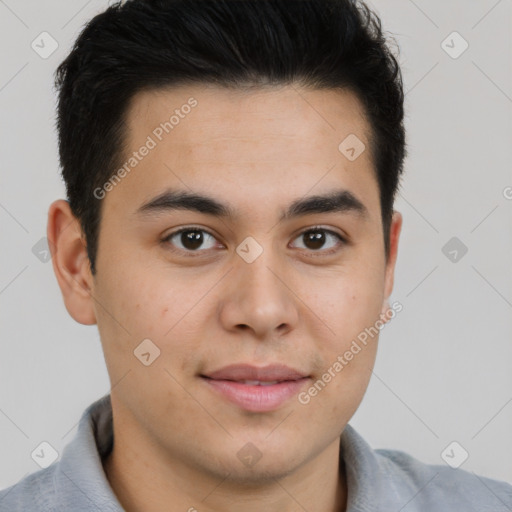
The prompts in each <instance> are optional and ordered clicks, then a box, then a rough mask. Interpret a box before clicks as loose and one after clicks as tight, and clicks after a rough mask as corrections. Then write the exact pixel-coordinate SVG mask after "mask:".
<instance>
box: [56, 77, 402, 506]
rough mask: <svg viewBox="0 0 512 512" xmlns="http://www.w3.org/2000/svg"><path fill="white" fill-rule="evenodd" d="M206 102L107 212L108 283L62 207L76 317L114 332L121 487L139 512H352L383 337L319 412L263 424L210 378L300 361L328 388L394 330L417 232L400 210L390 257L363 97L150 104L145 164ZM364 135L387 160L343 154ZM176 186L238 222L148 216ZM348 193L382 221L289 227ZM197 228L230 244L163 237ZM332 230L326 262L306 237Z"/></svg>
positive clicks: (103, 332) (324, 394)
mask: <svg viewBox="0 0 512 512" xmlns="http://www.w3.org/2000/svg"><path fill="white" fill-rule="evenodd" d="M191 96H193V97H194V98H195V99H196V100H197V102H198V104H197V106H196V107H195V108H194V109H192V110H191V112H190V113H189V114H188V115H187V116H185V118H184V119H181V120H180V123H179V125H177V126H175V128H174V129H173V131H172V132H170V133H169V134H167V135H166V136H164V137H163V139H162V141H161V142H159V143H158V144H157V146H156V148H154V149H153V150H152V151H150V152H149V154H148V155H147V156H146V157H145V158H143V159H142V161H140V162H139V163H138V165H137V166H136V167H135V168H134V169H133V170H132V171H131V172H130V173H129V174H128V175H127V176H126V177H125V178H124V179H123V180H122V181H121V182H120V183H119V184H117V185H116V186H115V187H114V188H113V189H112V190H111V191H109V192H108V193H107V194H106V196H105V198H104V199H103V206H102V208H103V213H102V219H101V226H100V233H99V245H98V247H99V249H98V253H97V262H96V268H97V274H96V275H95V276H92V275H91V272H90V265H89V261H88V259H87V255H86V251H85V244H84V240H83V236H82V233H81V231H80V227H79V223H78V221H77V220H76V219H75V218H74V217H73V215H72V214H71V212H70V210H69V206H68V203H67V202H66V201H64V200H57V201H55V202H54V203H53V204H52V205H51V207H50V210H49V216H48V238H49V240H50V241H51V242H52V243H53V244H54V246H55V250H54V253H53V259H52V261H53V267H54V270H55V274H56V277H57V279H58V282H59V285H60V288H61V290H62V294H63V298H64V302H65V305H66V308H67V310H68V312H69V314H70V315H71V316H72V317H73V318H74V319H75V320H76V321H77V322H79V323H82V324H85V325H91V324H97V325H98V329H99V332H100V336H101V341H102V346H103V350H104V355H105V361H106V364H107V369H108V373H109V376H110V380H111V385H112V388H113V389H112V390H111V399H112V407H113V414H114V438H115V444H114V449H113V451H112V454H111V455H110V456H109V457H108V458H107V459H106V461H105V462H104V469H105V473H106V475H107V478H108V480H109V482H110V485H111V486H112V488H113V490H114V492H115V493H116V495H117V496H118V498H119V501H120V502H121V504H122V506H123V507H124V508H125V509H126V510H127V511H128V512H138V511H141V512H142V511H144V512H153V511H155V512H156V511H162V510H171V509H172V510H183V511H187V510H194V508H195V509H197V510H198V511H199V512H207V511H235V510H240V509H243V510H245V511H247V512H252V511H261V510H266V511H279V512H288V511H299V510H304V509H306V510H315V511H320V512H334V511H338V510H346V503H347V485H346V477H345V472H344V470H343V466H342V467H341V470H339V468H338V466H339V462H340V461H339V447H340V440H339V437H340V435H341V433H342V431H343V429H344V427H345V426H346V424H347V423H348V421H349V420H350V418H351V417H352V416H353V414H354V413H355V411H356V410H357V408H358V407H359V404H360V403H361V401H362V399H363V395H364V393H365V392H366V389H367V386H368V383H369V380H370V376H371V372H372V369H373V366H374V362H375V357H376V351H377V342H378V337H375V338H373V340H372V341H370V342H369V343H368V344H367V345H366V346H365V348H364V349H363V350H361V351H360V352H359V353H358V354H357V355H355V356H354V358H353V359H352V360H351V361H350V362H349V364H347V366H345V367H344V368H343V370H342V371H341V372H339V373H338V374H337V375H336V377H335V378H333V379H332V380H331V382H329V383H328V385H327V386H326V387H325V388H324V389H323V390H322V391H321V392H319V393H318V394H317V396H315V397H313V398H312V399H311V401H310V402H309V403H308V404H306V405H303V404H300V403H299V402H298V400H297V397H296V396H294V397H292V398H291V399H290V400H288V401H287V402H285V403H284V404H283V405H282V406H280V407H279V408H277V409H276V410H273V411H270V412H258V413H256V412H249V411H246V410H244V409H242V408H240V407H239V406H237V405H235V404H233V403H231V402H228V401H227V400H226V399H225V398H224V397H223V396H221V395H219V394H217V393H215V392H214V391H212V390H211V389H210V387H209V386H208V385H207V384H206V383H205V381H204V380H203V379H201V378H200V377H199V374H201V373H206V372H211V371H214V370H217V369H219V368H222V367H224V366H226V365H228V364H233V363H242V362H244V363H251V364H253V365H255V366H266V365H268V364H271V363H285V364H287V365H289V366H292V367H294V368H296V369H299V370H302V371H304V372H307V373H308V374H309V375H311V377H312V381H311V382H314V381H316V380H317V379H318V378H320V377H321V376H322V374H323V373H324V372H325V371H326V370H327V369H328V368H329V367H331V366H332V365H333V363H334V362H335V361H336V360H337V357H338V356H339V355H342V354H343V353H344V352H345V351H346V350H347V349H348V348H349V347H350V345H351V342H352V340H354V339H356V337H357V335H358V334H359V333H361V332H362V331H363V330H364V329H365V328H367V327H369V326H372V325H374V324H375V322H376V321H377V320H378V319H379V318H381V319H384V316H383V315H385V314H386V312H387V311H388V309H389V303H388V297H389V296H390V294H391V292H392V288H393V275H394V267H395V262H396V254H397V248H398V239H399V235H400V230H401V225H402V217H401V214H400V213H399V212H396V211H395V212H394V215H393V221H392V225H391V233H390V247H391V251H390V256H389V259H388V260H386V258H385V253H384V240H383V234H382V219H381V215H380V204H379V191H378V184H377V181H376V179H375V175H374V171H373V167H372V165H373V164H372V161H371V155H370V151H369V149H368V148H369V146H368V134H369V124H368V123H367V121H366V119H365V118H364V116H363V114H362V109H361V105H360V103H359V101H358V100H357V98H356V97H355V96H354V95H353V94H352V93H350V92H348V91H325V90H324V91H318V90H305V89H300V88H298V87H295V86H293V87H292V86H285V87H279V88H277V87H272V88H267V89H257V90H250V91H245V92H242V91H238V92H234V91H228V90H226V89H223V88H218V87H212V86H206V85H204V86H203V85H194V86H188V87H180V88H173V89H166V90H159V91H151V92H149V91H146V92H143V93H139V94H138V95H136V96H135V97H134V98H133V101H132V103H131V104H130V107H129V109H128V111H127V114H128V115H127V124H128V126H129V128H130V131H129V135H128V143H129V147H130V148H131V149H132V150H136V149H138V148H139V147H140V146H141V145H142V144H143V143H144V141H146V139H147V137H148V135H150V134H151V133H152V131H153V130H154V129H155V127H156V126H158V125H159V124H160V123H161V122H163V121H165V120H166V119H168V118H169V114H168V112H170V113H172V111H173V110H174V109H176V108H180V106H182V105H183V104H185V103H186V102H187V100H188V98H190V97H191ZM350 133H354V134H356V135H357V136H358V137H359V139H361V140H362V141H363V142H364V143H365V144H366V147H367V150H365V151H363V153H362V154H361V155H360V156H359V157H358V158H357V159H356V160H354V161H349V160H348V159H347V158H346V157H345V156H344V155H343V154H342V153H341V152H340V151H339V150H338V146H339V144H340V142H341V141H342V140H343V139H344V138H345V137H346V136H347V135H348V134H350ZM167 188H173V189H179V190H185V191H188V192H191V191H193V192H197V193H201V194H205V195H208V196H210V197H213V198H215V199H216V200H218V201H219V202H222V203H225V204H227V205H229V206H231V207H232V208H233V210H234V211H235V212H236V214H235V216H234V217H233V218H226V219H220V218H217V217H216V216H213V215H208V214H204V213H199V212H195V211H192V210H179V211H168V212H161V213H160V214H158V215H150V216H146V217H144V218H143V217H141V216H138V215H137V214H136V210H137V208H138V207H139V206H141V205H142V204H143V203H144V202H146V201H148V200H149V199H151V198H153V197H155V196H157V195H158V194H160V193H161V192H163V191H164V190H165V189H167ZM338 188H344V189H347V190H349V191H351V192H352V193H353V194H354V195H355V196H356V197H357V198H358V199H360V200H361V202H362V203H363V204H364V205H365V206H366V208H367V211H368V215H367V216H366V217H361V216H358V215H356V214H354V212H328V213H313V214H307V215H302V216H300V217H297V218H292V219H289V220H284V221H279V217H280V213H281V211H282V210H284V209H285V208H286V207H287V206H288V205H289V204H290V203H291V202H292V201H294V200H297V199H301V198H304V197H308V196H311V195H317V194H325V193H327V192H329V191H331V190H333V189H338ZM186 226H192V228H196V229H197V228H200V229H205V230H207V231H208V232H210V233H211V234H212V235H213V236H214V238H211V237H209V236H208V234H207V233H203V235H204V237H205V240H204V243H203V245H202V246H200V248H199V251H200V254H199V255H197V251H198V250H197V249H196V252H193V251H192V250H190V249H189V250H188V252H187V249H186V248H184V246H183V245H181V244H180V237H179V236H177V237H174V238H173V239H171V240H169V241H167V242H161V240H162V239H163V238H164V237H165V236H167V235H169V234H170V233H171V232H173V231H176V230H177V229H178V228H181V227H186ZM315 226H321V227H322V228H324V229H328V230H331V231H333V232H335V233H338V234H340V235H341V236H344V237H345V239H346V240H347V243H345V244H343V243H341V242H340V241H339V240H338V239H337V238H336V237H335V236H333V235H329V234H326V239H325V245H324V246H320V248H319V249H318V248H316V249H315V247H314V246H312V245H311V244H310V245H307V243H308V242H307V240H305V238H304V236H302V234H303V232H304V231H306V230H307V229H311V228H314V227H315ZM323 233H325V232H323ZM248 236H251V237H253V238H254V239H255V240H256V241H257V242H258V244H259V245H260V246H261V247H262V249H263V253H262V254H261V255H260V256H259V257H258V258H257V259H256V260H255V261H254V262H252V263H247V262H246V261H245V260H244V259H242V258H241V257H240V256H239V255H238V254H237V252H236V248H237V246H238V245H239V244H240V243H241V242H242V241H243V240H244V239H245V238H246V237H248ZM173 243H174V245H173ZM50 246H52V244H50ZM173 247H174V251H173V250H172V248H173ZM189 247H190V246H189ZM311 247H313V248H311ZM331 249H333V250H334V252H332V253H331V254H327V253H328V252H329V251H330V250H331ZM194 255H196V256H195V257H194ZM386 318H387V317H386ZM146 338H149V339H151V340H152V341H153V343H154V344H155V345H157V346H158V347H159V349H160V351H161V353H160V357H158V358H157V359H155V360H154V362H153V363H152V364H151V365H149V366H145V365H143V364H142V363H141V362H140V361H139V359H137V358H136V357H135V356H134V353H133V351H134V349H136V347H137V346H138V345H139V344H140V343H141V341H142V340H144V339H146ZM127 372H128V373H127ZM311 382H310V383H308V384H305V386H304V390H307V389H308V387H309V386H310V385H311ZM248 442H251V443H252V444H254V445H255V446H256V447H257V448H258V450H259V451H260V452H261V454H262V457H261V459H260V460H259V461H258V462H257V463H256V464H254V465H253V466H251V467H250V466H247V465H244V464H242V463H241V461H240V459H239V458H238V457H237V452H238V451H239V450H240V449H241V448H242V447H244V446H245V445H246V444H247V443H248Z"/></svg>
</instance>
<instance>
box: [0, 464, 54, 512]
mask: <svg viewBox="0 0 512 512" xmlns="http://www.w3.org/2000/svg"><path fill="white" fill-rule="evenodd" d="M54 473H55V465H52V466H50V467H48V468H46V469H40V470H39V471H36V472H35V473H31V474H29V475H27V476H26V477H24V478H23V479H22V480H20V481H19V482H17V483H16V484H14V485H11V486H10V487H7V488H6V489H3V490H1V491H0V512H18V511H20V512H21V511H28V510H30V511H31V512H47V511H48V512H49V511H52V510H53V505H52V503H53V496H54V485H53V477H54Z"/></svg>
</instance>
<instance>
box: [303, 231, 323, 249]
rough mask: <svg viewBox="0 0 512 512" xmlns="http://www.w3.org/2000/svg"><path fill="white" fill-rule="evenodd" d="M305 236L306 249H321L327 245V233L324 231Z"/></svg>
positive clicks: (312, 232) (311, 232)
mask: <svg viewBox="0 0 512 512" xmlns="http://www.w3.org/2000/svg"><path fill="white" fill-rule="evenodd" d="M305 236H306V247H309V248H310V249H321V248H322V246H323V245H324V243H325V233H323V232H322V231H310V232H309V233H305ZM308 243H309V245H308Z"/></svg>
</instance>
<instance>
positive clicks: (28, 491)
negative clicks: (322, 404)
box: [0, 394, 512, 512]
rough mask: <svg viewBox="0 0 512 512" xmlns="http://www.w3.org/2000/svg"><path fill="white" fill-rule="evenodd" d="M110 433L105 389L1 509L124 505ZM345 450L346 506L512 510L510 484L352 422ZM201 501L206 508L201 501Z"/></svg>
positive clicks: (38, 511) (400, 511)
mask: <svg viewBox="0 0 512 512" xmlns="http://www.w3.org/2000/svg"><path fill="white" fill-rule="evenodd" d="M112 441H113V434H112V406H111V402H110V394H107V395H105V396H103V397H102V398H100V399H99V400H97V401H96V402H94V403H93V404H91V405H90V406H89V407H88V408H87V409H86V410H85V411H84V413H83V415H82V417H81V419H80V423H79V426H78V431H77V433H76V435H75V437H74V438H73V440H72V441H71V442H70V443H69V444H68V445H67V446H66V447H65V448H64V450H63V452H62V456H61V458H60V459H59V460H57V461H55V462H54V463H53V464H52V465H51V466H49V467H48V468H46V469H42V470H39V471H37V472H35V473H32V474H30V475H28V476H26V477H25V478H24V479H22V480H21V481H20V482H18V483H17V484H15V485H13V486H11V487H8V488H7V489H4V490H2V491H0V512H17V511H20V512H21V511H23V512H61V511H62V512H64V511H66V512H67V511H72V512H85V511H101V512H123V510H124V509H123V508H122V506H121V505H120V503H119V501H118V500H117V498H116V496H115V494H114V492H113V491H112V488H111V487H110V484H109V482H108V480H107V478H106V476H105V472H104V471H103V466H102V459H103V458H104V457H105V456H106V455H107V454H108V453H109V452H110V450H111V449H112ZM341 458H342V459H343V461H344V462H345V468H346V474H347V485H348V503H347V512H419V511H422V512H424V511H432V512H447V511H457V512H461V511H462V512H472V511H474V512H487V511H488V512H491V511H492V512H511V511H512V485H510V484H508V483H506V482H501V481H498V480H492V479H489V478H484V477H481V476H478V475H476V474H474V473H471V472H468V471H465V470H463V469H461V468H458V469H453V468H451V467H449V466H447V465H429V464H424V463H422V462H420V461H419V460H417V459H415V458H414V457H412V456H410V455H408V454H406V453H404V452H402V451H397V450H382V449H377V450H374V449H372V448H371V447H370V446H369V445H368V443H367V442H366V441H365V440H364V439H363V438H362V437H361V436H360V435H359V434H358V433H357V432H356V431H355V430H354V428H353V427H352V426H351V425H350V424H348V425H347V426H346V427H345V429H344V430H343V433H342V435H341V446H340V460H341ZM196 508H197V510H201V507H200V505H199V504H197V506H196ZM311 512H314V511H311Z"/></svg>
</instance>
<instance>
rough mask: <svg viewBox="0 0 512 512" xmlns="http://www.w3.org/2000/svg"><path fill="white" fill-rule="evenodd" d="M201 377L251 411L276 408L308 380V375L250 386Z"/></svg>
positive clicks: (231, 399)
mask: <svg viewBox="0 0 512 512" xmlns="http://www.w3.org/2000/svg"><path fill="white" fill-rule="evenodd" d="M202 378H203V380H204V381H206V383H207V384H208V385H210V386H211V387H212V388H214V389H215V390H216V391H218V392H219V393H221V394H222V395H223V396H224V397H226V398H227V399H228V400H229V401H231V402H233V403H235V404H236V405H238V406H239V407H241V408H242V409H246V410H247V411H252V412H266V411H272V410H274V409H277V408H278V407H280V406H281V405H282V404H284V403H285V402H286V401H287V400H289V399H290V398H291V397H292V396H294V395H296V394H297V393H298V392H299V391H300V389H301V388H302V387H303V386H304V384H305V383H306V381H308V380H309V378H308V377H304V378H303V379H299V380H288V381H284V382H279V383H277V384H271V385H270V386H250V385H247V384H243V383H241V382H234V381H232V380H215V379H209V378H206V377H202Z"/></svg>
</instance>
